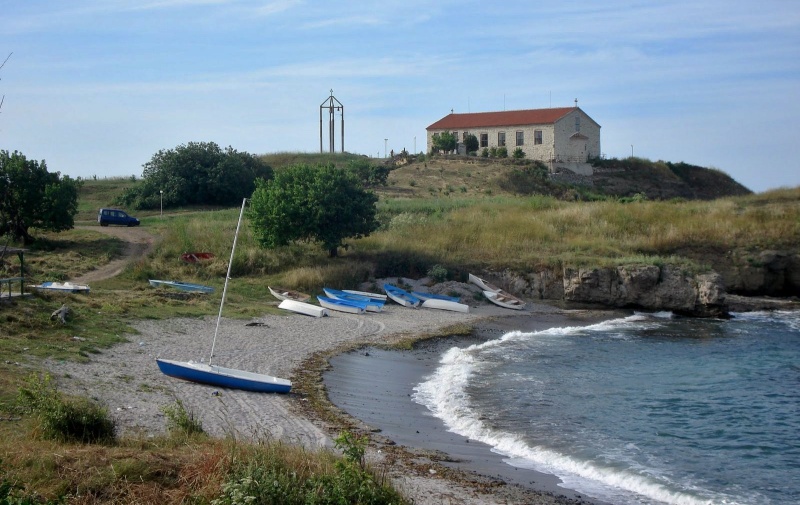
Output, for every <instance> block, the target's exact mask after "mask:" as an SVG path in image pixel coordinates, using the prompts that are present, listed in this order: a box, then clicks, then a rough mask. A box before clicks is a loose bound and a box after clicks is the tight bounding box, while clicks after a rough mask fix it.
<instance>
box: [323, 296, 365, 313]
mask: <svg viewBox="0 0 800 505" xmlns="http://www.w3.org/2000/svg"><path fill="white" fill-rule="evenodd" d="M317 300H319V304H320V305H322V306H323V307H325V308H326V309H330V310H336V311H339V312H347V313H350V314H363V313H364V311H366V310H367V302H365V301H359V300H340V299H338V298H329V297H327V296H318V297H317Z"/></svg>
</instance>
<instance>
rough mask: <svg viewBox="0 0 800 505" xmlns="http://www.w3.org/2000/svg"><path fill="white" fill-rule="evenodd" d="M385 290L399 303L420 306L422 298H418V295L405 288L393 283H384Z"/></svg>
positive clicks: (414, 306) (407, 305) (406, 305)
mask: <svg viewBox="0 0 800 505" xmlns="http://www.w3.org/2000/svg"><path fill="white" fill-rule="evenodd" d="M383 290H384V291H386V295H387V296H388V297H389V298H391V299H392V300H394V301H395V302H397V303H399V304H400V305H402V306H403V307H413V308H417V307H419V305H420V303H422V300H420V299H419V298H417V297H416V296H414V295H412V294H411V293H409V292H408V291H406V290H404V289H400V288H398V287H397V286H393V285H392V284H384V285H383Z"/></svg>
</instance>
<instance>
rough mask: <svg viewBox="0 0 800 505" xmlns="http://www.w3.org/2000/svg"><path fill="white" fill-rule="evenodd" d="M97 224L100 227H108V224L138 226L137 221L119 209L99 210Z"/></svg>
mask: <svg viewBox="0 0 800 505" xmlns="http://www.w3.org/2000/svg"><path fill="white" fill-rule="evenodd" d="M97 222H98V223H100V226H108V225H110V224H118V225H120V226H139V220H138V219H136V218H135V217H133V216H129V215H128V214H127V213H126V212H125V211H123V210H119V209H100V212H98V213H97Z"/></svg>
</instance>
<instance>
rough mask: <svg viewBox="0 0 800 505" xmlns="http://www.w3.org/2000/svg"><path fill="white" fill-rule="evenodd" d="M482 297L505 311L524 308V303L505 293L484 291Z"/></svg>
mask: <svg viewBox="0 0 800 505" xmlns="http://www.w3.org/2000/svg"><path fill="white" fill-rule="evenodd" d="M483 296H485V297H486V298H487V299H488V300H489V301H490V302H492V303H494V304H495V305H499V306H500V307H504V308H506V309H514V310H522V309H524V308H525V302H523V301H522V300H520V299H519V298H517V297H516V296H513V295H510V294H508V293H506V292H505V291H500V292H496V291H484V292H483Z"/></svg>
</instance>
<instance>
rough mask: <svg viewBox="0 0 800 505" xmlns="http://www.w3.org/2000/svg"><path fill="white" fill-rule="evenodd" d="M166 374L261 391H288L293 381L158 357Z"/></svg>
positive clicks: (223, 386)
mask: <svg viewBox="0 0 800 505" xmlns="http://www.w3.org/2000/svg"><path fill="white" fill-rule="evenodd" d="M156 363H158V368H159V370H161V372H162V373H163V374H164V375H168V376H170V377H175V378H176V379H183V380H186V381H191V382H198V383H200V384H208V385H211V386H217V387H221V388H231V389H243V390H245V391H256V392H259V393H288V392H289V391H290V390H291V389H292V383H291V382H290V381H288V380H286V379H280V378H278V377H272V376H271V375H264V374H260V373H254V372H246V371H244V370H236V369H233V368H225V367H221V366H217V365H207V364H205V363H197V362H194V361H173V360H171V359H161V358H156Z"/></svg>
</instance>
